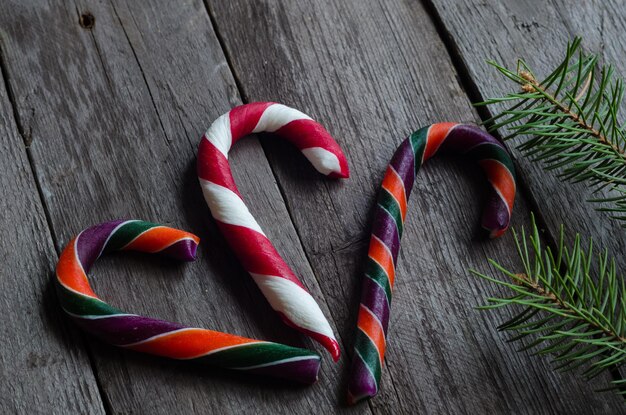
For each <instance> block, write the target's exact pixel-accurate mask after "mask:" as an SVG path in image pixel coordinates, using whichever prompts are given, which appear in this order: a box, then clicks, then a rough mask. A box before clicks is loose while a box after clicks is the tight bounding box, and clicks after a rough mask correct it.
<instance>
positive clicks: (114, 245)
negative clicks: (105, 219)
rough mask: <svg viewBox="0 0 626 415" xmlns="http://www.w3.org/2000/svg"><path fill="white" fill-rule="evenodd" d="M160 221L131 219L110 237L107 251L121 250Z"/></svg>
mask: <svg viewBox="0 0 626 415" xmlns="http://www.w3.org/2000/svg"><path fill="white" fill-rule="evenodd" d="M157 226H162V225H159V224H158V223H151V222H144V221H129V222H126V223H125V224H123V225H121V226H120V227H119V228H118V229H117V230H116V231H115V232H114V233H113V234H111V237H110V238H109V241H108V242H107V244H106V247H105V252H112V251H119V250H120V249H122V248H124V247H125V246H126V245H128V244H129V243H130V242H131V241H132V240H133V239H135V238H136V237H137V236H139V235H141V234H142V233H144V232H145V231H147V230H149V229H152V228H156V227H157Z"/></svg>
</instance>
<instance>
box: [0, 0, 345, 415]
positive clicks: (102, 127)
mask: <svg viewBox="0 0 626 415" xmlns="http://www.w3.org/2000/svg"><path fill="white" fill-rule="evenodd" d="M133 7H134V8H133ZM1 8H2V9H4V10H0V16H1V17H0V21H1V23H0V24H1V26H2V27H3V29H4V30H5V31H6V32H7V33H8V35H7V39H6V43H7V45H8V46H7V48H6V61H7V67H8V71H9V73H11V78H10V79H9V82H10V83H11V85H12V86H13V88H14V90H15V91H16V93H15V95H16V96H15V102H16V105H17V110H18V112H19V113H20V114H23V117H22V123H23V124H24V129H25V130H27V131H29V134H30V137H31V140H32V143H31V153H32V158H33V163H34V165H35V166H36V171H37V180H38V181H39V183H40V185H41V188H42V193H43V195H44V199H45V203H46V205H47V206H48V208H49V215H50V218H51V222H52V226H53V228H54V230H55V237H56V240H55V242H56V244H57V248H59V249H60V248H62V246H63V244H65V243H66V242H67V241H68V240H69V239H70V238H71V237H72V236H73V235H74V234H75V233H77V232H78V231H80V230H81V229H83V228H85V227H87V226H89V225H91V224H94V223H97V222H100V221H103V220H108V219H111V218H116V217H138V218H145V219H148V220H154V221H158V222H162V223H166V224H170V225H174V226H179V227H181V228H183V229H189V230H193V231H194V232H197V233H198V234H199V236H201V238H202V239H203V241H204V243H203V244H202V248H203V249H201V252H200V257H201V258H200V260H199V261H197V262H196V263H195V264H188V265H185V266H183V265H179V264H171V263H169V262H167V261H159V260H157V259H153V258H150V259H148V258H145V257H142V256H136V257H128V256H124V258H121V257H120V256H117V257H116V258H107V259H103V260H102V261H101V262H100V264H98V266H96V270H95V272H94V273H93V278H92V279H93V285H94V288H95V290H96V292H100V293H101V295H102V297H103V298H104V299H106V300H108V301H110V302H111V303H113V304H116V305H118V306H119V307H121V308H122V309H125V310H132V312H135V313H139V314H145V315H151V316H158V317H160V318H165V319H170V320H173V321H179V322H184V323H186V324H189V325H198V326H200V327H210V328H215V329H217V330H222V331H229V332H234V333H237V334H242V335H247V336H251V337H260V338H264V339H271V340H276V341H281V342H287V343H291V344H296V345H297V344H301V338H300V337H299V336H297V335H296V334H295V333H294V332H293V330H290V329H285V326H284V325H283V324H282V323H280V321H279V318H278V317H277V316H276V315H275V314H274V313H273V312H272V311H271V309H270V308H269V306H268V305H267V304H266V302H265V300H264V299H263V297H262V296H261V294H260V292H259V291H258V290H257V289H256V287H255V286H254V284H253V283H252V281H251V279H250V277H249V276H248V275H247V274H245V273H244V272H243V271H242V269H241V268H240V267H239V266H237V265H236V262H235V261H234V260H233V258H232V255H231V254H230V252H229V251H228V250H227V249H226V248H225V247H224V241H223V239H222V238H221V237H220V236H219V235H218V234H217V233H216V232H215V229H214V226H213V224H212V222H211V221H210V220H209V213H208V208H207V207H206V206H205V203H204V201H203V200H202V195H201V192H199V186H198V183H197V178H196V176H195V151H196V147H197V143H198V142H199V138H200V137H201V135H202V133H203V131H204V130H205V129H206V128H207V127H208V125H209V124H210V122H211V121H212V120H213V119H215V118H216V117H217V116H218V115H220V114H221V113H223V112H225V111H226V110H228V109H229V108H230V107H231V106H232V105H236V104H238V103H239V102H240V101H239V98H238V96H237V92H236V87H235V84H234V81H233V78H232V76H231V74H230V72H229V70H228V66H227V65H226V63H225V61H224V57H223V54H222V52H221V49H220V46H219V44H218V42H217V40H216V37H215V35H214V33H213V31H212V29H211V23H210V21H209V17H208V14H207V13H206V11H205V10H204V6H203V4H202V2H200V1H195V2H178V3H175V2H170V1H162V2H160V4H152V5H151V6H150V7H147V6H146V5H145V4H142V5H141V6H140V4H139V3H136V2H128V4H126V3H123V2H119V3H114V4H109V3H99V2H90V3H89V4H87V3H80V4H78V5H76V6H75V5H73V4H71V3H68V4H66V6H65V7H56V6H55V7H50V8H47V7H44V6H43V2H31V3H30V4H24V3H20V4H19V5H18V4H4V5H3V6H1ZM86 12H90V13H91V14H92V15H93V16H95V19H96V20H95V26H94V28H93V29H92V30H86V29H84V28H82V27H81V26H79V24H78V21H79V14H82V13H86ZM50 39H56V40H57V41H50ZM155 52H158V53H155ZM232 165H233V170H234V171H235V175H236V179H238V182H239V183H240V190H241V192H242V194H245V195H248V196H249V197H248V200H249V203H250V206H251V209H252V210H253V211H254V212H263V215H259V216H260V219H259V220H260V223H261V225H262V226H265V227H266V228H268V231H269V230H272V228H274V229H276V228H275V227H274V226H272V225H273V224H277V223H280V224H281V228H280V229H279V230H277V231H278V232H276V231H275V232H269V234H270V235H272V236H276V237H278V238H277V239H278V240H277V246H278V249H280V251H281V252H283V253H285V255H286V256H287V257H288V258H289V259H290V261H291V263H292V264H294V265H295V266H296V269H297V270H298V273H299V275H300V276H301V277H302V278H303V280H304V281H305V283H306V284H307V286H308V287H309V288H310V289H311V291H312V292H313V293H314V295H315V294H319V288H317V286H316V282H315V279H314V278H313V275H312V273H311V271H310V268H309V267H308V265H307V262H306V259H305V257H304V254H303V251H302V248H301V247H300V243H299V241H298V238H297V235H296V232H295V230H294V228H293V226H292V225H291V223H290V221H289V220H288V218H289V216H288V214H287V212H286V209H285V207H284V204H283V202H282V200H281V196H280V193H279V191H278V188H277V186H276V184H275V182H274V178H273V175H272V172H271V170H270V167H269V165H268V163H267V160H266V159H265V156H264V154H263V151H262V150H261V148H260V147H259V145H258V142H256V141H255V140H247V141H246V142H242V143H241V144H240V145H238V146H237V148H236V149H235V151H234V152H233V154H232ZM23 278H26V276H24V277H23ZM316 296H317V297H321V296H320V295H316ZM322 307H324V302H323V301H322ZM327 314H330V313H328V312H327ZM307 345H308V346H310V344H309V343H307ZM90 347H91V348H92V349H93V355H94V360H95V367H96V372H97V376H98V378H99V381H100V383H101V386H102V389H103V395H104V398H105V400H106V404H107V408H108V409H109V411H111V412H113V413H130V412H145V413H190V412H195V411H199V412H205V411H206V412H216V411H218V410H220V411H224V412H237V411H242V410H243V411H245V410H246V408H262V409H263V410H264V411H267V412H268V413H277V412H280V411H283V410H285V405H284V404H285V402H289V408H290V409H291V410H294V411H297V412H308V411H311V410H312V408H320V409H322V410H329V409H330V408H332V407H334V406H335V405H336V400H337V397H336V394H335V393H334V388H335V383H334V382H333V380H334V379H335V378H337V377H338V376H339V375H338V372H337V369H334V366H333V365H331V364H329V363H328V362H327V361H326V362H325V364H324V372H323V374H322V377H321V379H320V382H319V384H316V385H315V386H314V387H312V388H309V389H307V390H306V391H305V392H306V393H303V391H302V390H301V389H300V388H286V387H284V386H282V387H281V386H275V385H274V386H272V385H271V384H269V385H268V383H267V382H259V381H242V378H241V376H236V375H234V374H230V373H217V374H216V371H215V370H213V369H205V368H203V369H196V368H194V367H192V366H190V365H184V364H178V363H176V362H167V361H164V360H163V359H158V358H151V357H147V356H142V355H138V354H135V353H130V352H128V353H125V352H121V351H119V350H117V349H114V348H111V347H109V346H104V345H100V344H97V342H93V341H91V342H90ZM268 395H271V396H273V397H272V398H268Z"/></svg>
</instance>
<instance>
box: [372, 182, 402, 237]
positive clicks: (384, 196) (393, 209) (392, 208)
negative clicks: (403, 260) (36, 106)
mask: <svg viewBox="0 0 626 415" xmlns="http://www.w3.org/2000/svg"><path fill="white" fill-rule="evenodd" d="M378 206H380V207H381V208H382V209H384V210H386V211H387V213H389V215H391V218H392V219H393V221H394V222H395V223H396V227H397V228H398V238H401V237H402V231H403V230H404V223H403V222H402V213H401V212H400V205H399V204H398V201H397V200H396V198H395V197H393V196H392V195H391V193H389V192H388V191H387V190H386V189H382V191H381V192H380V193H379V196H378Z"/></svg>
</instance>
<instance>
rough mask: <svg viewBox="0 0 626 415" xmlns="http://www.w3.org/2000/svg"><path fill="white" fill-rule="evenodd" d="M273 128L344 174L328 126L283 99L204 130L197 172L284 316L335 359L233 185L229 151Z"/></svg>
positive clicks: (244, 108)
mask: <svg viewBox="0 0 626 415" xmlns="http://www.w3.org/2000/svg"><path fill="white" fill-rule="evenodd" d="M260 132H273V133H276V134H277V135H279V136H281V137H283V138H285V139H286V140H288V141H290V142H291V143H293V144H294V145H295V146H296V147H298V149H300V151H301V152H302V153H303V154H304V156H305V157H306V158H307V159H308V160H309V161H310V162H311V164H313V166H314V167H315V168H316V169H317V170H318V171H319V172H320V173H322V174H324V175H326V176H329V177H339V178H346V177H348V175H349V172H348V163H347V161H346V158H345V156H344V154H343V152H342V151H341V148H340V147H339V145H338V144H337V143H336V142H335V140H334V139H333V138H332V137H331V136H330V134H329V133H328V131H326V129H324V127H322V126H321V125H320V124H318V123H317V122H315V121H313V120H312V119H311V118H310V117H309V116H307V115H305V114H303V113H301V112H300V111H298V110H295V109H293V108H289V107H287V106H285V105H281V104H276V103H272V102H256V103H252V104H246V105H241V106H239V107H236V108H233V109H232V110H230V111H229V112H227V113H226V114H224V115H222V116H221V117H219V118H218V119H217V120H215V122H213V124H212V125H211V127H210V128H209V130H208V131H207V132H206V134H205V135H204V137H203V138H202V141H201V142H200V148H199V150H198V176H199V179H200V185H201V186H202V192H203V194H204V198H205V200H206V202H207V204H208V205H209V209H210V210H211V214H212V215H213V218H214V219H215V220H216V222H217V224H218V226H219V228H220V229H221V231H222V233H223V234H224V236H225V238H226V240H227V241H228V242H229V244H230V246H231V247H232V249H233V250H234V251H235V253H236V254H237V256H238V257H239V260H240V261H241V263H242V264H243V266H244V268H245V269H246V270H247V271H248V272H249V273H250V275H251V276H252V278H253V279H254V281H255V282H256V284H257V285H258V286H259V288H260V289H261V292H262V293H263V295H264V296H265V298H267V300H268V301H269V303H270V305H271V306H272V308H273V309H274V310H275V311H276V312H278V313H279V315H280V316H281V318H282V319H283V321H284V322H285V323H286V324H287V325H289V326H292V327H294V328H296V329H297V330H300V331H301V332H303V333H305V334H307V335H308V336H310V337H312V338H313V339H314V340H316V341H318V342H319V343H321V344H322V345H323V346H324V347H325V348H326V349H327V350H328V351H329V352H330V353H331V355H332V357H333V359H334V360H335V361H337V359H339V353H340V352H339V345H338V344H337V340H335V336H334V335H333V332H332V329H331V327H330V325H329V324H328V321H327V320H326V318H325V317H324V315H323V314H322V311H321V310H320V308H319V306H318V305H317V303H316V302H315V300H314V299H313V297H312V296H311V294H309V292H308V291H307V290H306V288H305V287H304V285H303V284H302V283H301V282H300V280H299V279H298V277H296V275H295V274H294V273H293V271H292V270H291V269H290V268H289V266H288V265H287V264H286V263H285V261H284V260H283V259H282V258H281V256H280V255H279V254H278V252H277V251H276V249H275V248H274V246H273V245H272V243H271V242H270V240H269V239H268V238H267V237H266V236H265V234H264V233H263V231H262V230H261V227H260V226H259V224H258V223H257V222H256V220H255V219H254V218H253V217H252V215H251V214H250V211H249V210H248V208H247V207H246V205H245V204H244V202H243V200H242V198H241V195H240V194H239V190H238V189H237V186H236V185H235V181H234V180H233V176H232V173H231V170H230V165H229V163H228V152H229V150H230V148H231V147H232V145H233V144H235V142H237V140H239V139H241V138H242V137H245V136H246V135H248V134H252V133H260Z"/></svg>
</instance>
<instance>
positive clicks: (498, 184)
mask: <svg viewBox="0 0 626 415" xmlns="http://www.w3.org/2000/svg"><path fill="white" fill-rule="evenodd" d="M478 163H479V164H480V167H482V168H483V170H484V171H485V173H486V174H487V178H488V179H489V182H490V183H491V185H492V186H493V187H495V188H496V190H497V191H498V193H499V194H500V195H501V196H502V198H503V199H504V203H506V205H507V207H508V208H509V213H510V212H511V211H512V210H513V203H514V202H515V179H513V176H512V175H511V172H510V171H509V170H508V169H507V168H506V167H505V166H504V165H503V164H502V163H500V162H499V161H497V160H493V159H485V160H481V161H479V162H478Z"/></svg>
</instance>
